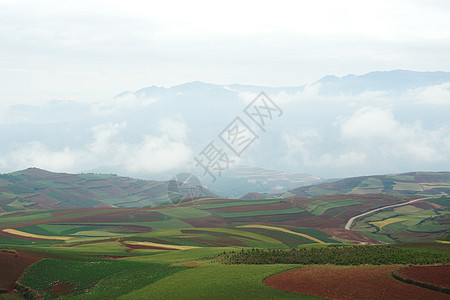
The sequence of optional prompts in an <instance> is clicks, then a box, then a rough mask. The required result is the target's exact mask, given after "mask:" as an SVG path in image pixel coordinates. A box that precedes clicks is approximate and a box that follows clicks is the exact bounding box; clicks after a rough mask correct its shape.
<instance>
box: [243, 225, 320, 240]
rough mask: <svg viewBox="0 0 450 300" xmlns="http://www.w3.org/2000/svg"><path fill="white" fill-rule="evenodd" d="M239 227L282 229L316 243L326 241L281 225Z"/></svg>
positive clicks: (247, 226)
mask: <svg viewBox="0 0 450 300" xmlns="http://www.w3.org/2000/svg"><path fill="white" fill-rule="evenodd" d="M238 228H261V229H270V230H277V231H281V232H286V233H290V234H294V235H298V236H301V237H304V238H306V239H308V240H311V241H314V242H316V243H321V244H325V242H322V241H321V240H319V239H316V238H315V237H312V236H309V235H307V234H303V233H299V232H295V231H292V230H289V229H285V228H281V227H274V226H266V225H242V226H238Z"/></svg>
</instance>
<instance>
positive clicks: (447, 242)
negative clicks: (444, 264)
mask: <svg viewBox="0 0 450 300" xmlns="http://www.w3.org/2000/svg"><path fill="white" fill-rule="evenodd" d="M436 242H438V243H441V244H450V241H440V240H436Z"/></svg>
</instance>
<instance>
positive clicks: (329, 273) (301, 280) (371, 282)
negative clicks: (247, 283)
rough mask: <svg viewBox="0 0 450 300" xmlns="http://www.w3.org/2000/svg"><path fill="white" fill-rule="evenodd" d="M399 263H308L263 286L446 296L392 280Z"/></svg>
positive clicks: (322, 292) (323, 293)
mask: <svg viewBox="0 0 450 300" xmlns="http://www.w3.org/2000/svg"><path fill="white" fill-rule="evenodd" d="M398 268H399V266H357V267H354V266H351V267H347V266H345V267H344V266H307V267H303V268H299V269H293V270H289V271H286V272H282V273H279V274H276V275H274V276H271V277H269V278H267V279H265V280H264V281H263V283H264V284H265V285H266V286H269V287H272V288H276V289H280V290H284V291H290V292H296V293H301V294H307V295H313V296H319V297H325V298H329V299H404V300H411V299H449V296H448V295H446V294H443V293H440V292H436V291H432V290H429V289H425V288H421V287H418V286H415V285H411V284H407V283H403V282H400V281H398V280H395V279H394V278H393V277H392V275H391V273H392V272H393V271H394V270H396V269H398Z"/></svg>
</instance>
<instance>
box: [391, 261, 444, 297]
mask: <svg viewBox="0 0 450 300" xmlns="http://www.w3.org/2000/svg"><path fill="white" fill-rule="evenodd" d="M395 274H396V275H397V276H399V277H401V278H403V279H410V280H412V281H415V282H421V283H425V284H429V285H432V286H435V287H438V288H444V289H450V265H444V266H410V267H405V268H401V269H400V270H397V271H395ZM449 298H450V296H449Z"/></svg>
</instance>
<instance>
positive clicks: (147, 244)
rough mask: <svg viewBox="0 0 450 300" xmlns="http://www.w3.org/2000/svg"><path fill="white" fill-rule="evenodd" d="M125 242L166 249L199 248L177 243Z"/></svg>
mask: <svg viewBox="0 0 450 300" xmlns="http://www.w3.org/2000/svg"><path fill="white" fill-rule="evenodd" d="M126 244H129V245H138V246H147V247H155V248H161V249H167V250H188V249H194V248H200V247H195V246H178V245H169V244H159V243H152V242H133V241H127V242H126Z"/></svg>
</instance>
